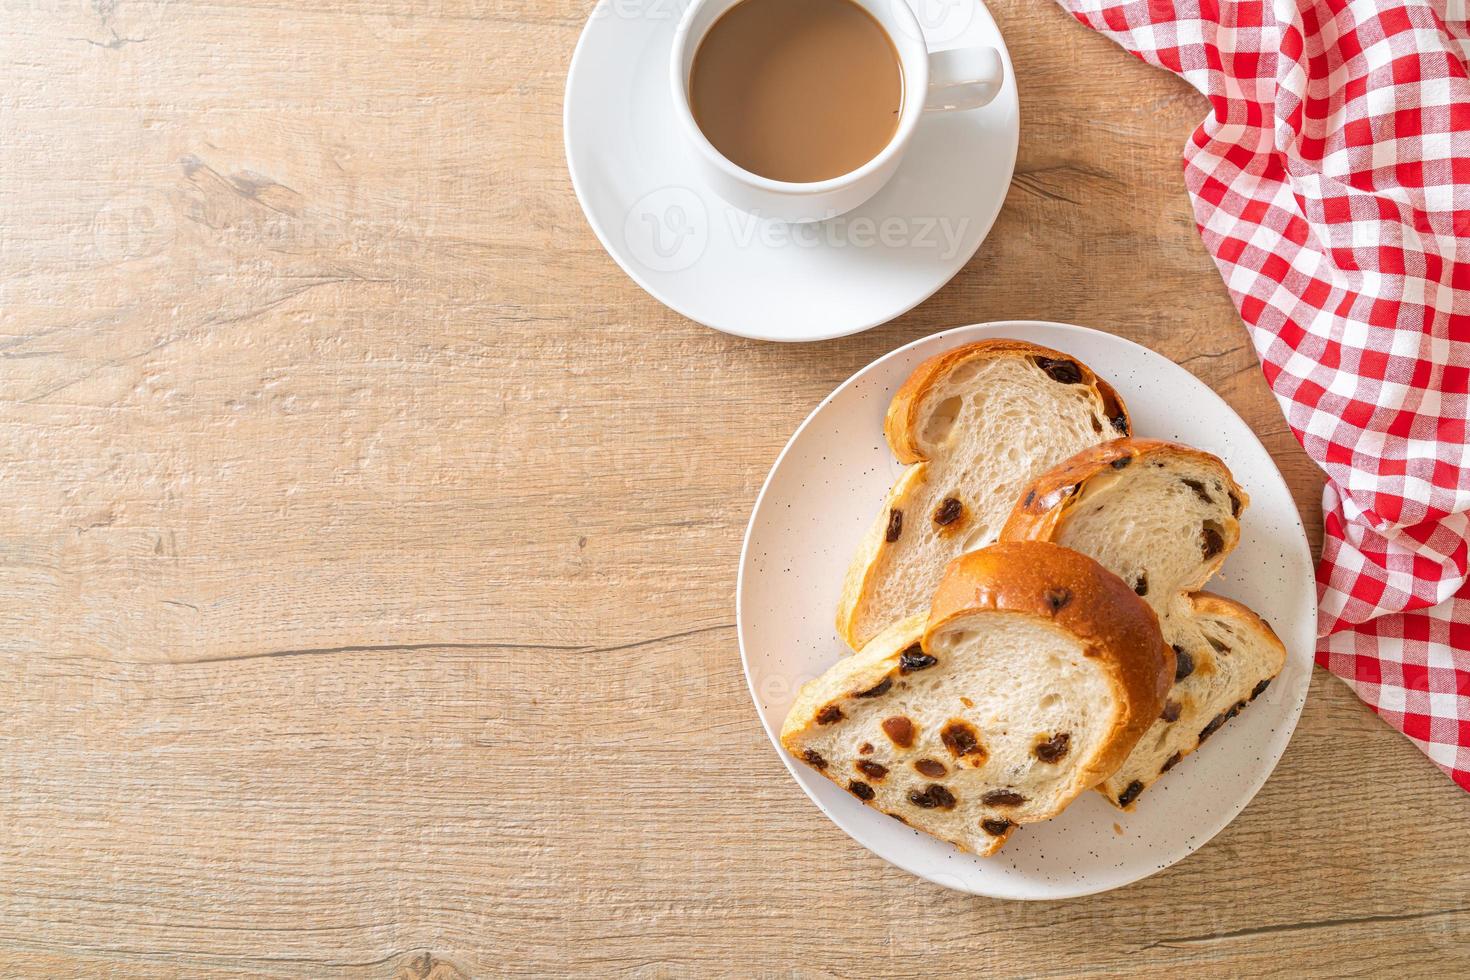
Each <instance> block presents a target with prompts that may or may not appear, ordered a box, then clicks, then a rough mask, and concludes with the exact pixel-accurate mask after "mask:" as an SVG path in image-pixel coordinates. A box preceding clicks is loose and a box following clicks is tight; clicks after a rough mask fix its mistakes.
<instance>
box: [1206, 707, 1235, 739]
mask: <svg viewBox="0 0 1470 980" xmlns="http://www.w3.org/2000/svg"><path fill="white" fill-rule="evenodd" d="M1229 720H1230V715H1229V714H1228V713H1227V712H1224V711H1222V712H1220V713H1219V714H1218V715H1216V716H1215V717H1214V718H1212V719H1210V723H1209V724H1208V725H1206V726H1205V727H1204V728H1202V729H1200V733H1199V741H1200V744H1201V745H1203V744H1204V743H1205V739H1207V738H1209V737H1210V736H1211V735H1213V734H1215V733H1216V732H1218V731H1219V730H1220V726H1221V725H1223V724H1225V723H1226V722H1227V721H1229Z"/></svg>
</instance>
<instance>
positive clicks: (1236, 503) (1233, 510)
mask: <svg viewBox="0 0 1470 980" xmlns="http://www.w3.org/2000/svg"><path fill="white" fill-rule="evenodd" d="M1230 516H1231V517H1239V516H1240V498H1239V497H1237V496H1236V495H1235V494H1233V493H1232V494H1231V495H1230Z"/></svg>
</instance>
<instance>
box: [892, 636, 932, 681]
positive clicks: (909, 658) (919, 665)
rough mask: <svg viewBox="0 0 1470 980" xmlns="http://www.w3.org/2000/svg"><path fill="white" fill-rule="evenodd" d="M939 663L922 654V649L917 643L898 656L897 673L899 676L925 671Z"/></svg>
mask: <svg viewBox="0 0 1470 980" xmlns="http://www.w3.org/2000/svg"><path fill="white" fill-rule="evenodd" d="M937 663H939V661H938V660H937V659H935V658H934V657H931V656H929V655H928V654H927V653H925V652H924V648H923V647H921V646H919V645H918V644H917V643H915V644H914V645H912V646H910V647H909V648H908V649H907V650H905V651H904V652H903V653H901V654H899V655H898V672H899V673H900V674H912V673H913V672H914V671H916V670H927V669H929V668H930V667H933V666H934V665H935V664H937Z"/></svg>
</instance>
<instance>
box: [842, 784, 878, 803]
mask: <svg viewBox="0 0 1470 980" xmlns="http://www.w3.org/2000/svg"><path fill="white" fill-rule="evenodd" d="M847 788H848V789H849V790H850V791H851V792H852V795H853V796H856V797H857V798H858V799H860V800H864V801H867V800H871V799H872V798H873V797H875V796H877V795H878V794H877V793H874V792H873V787H871V786H869V785H868V784H867V783H865V782H863V781H862V780H861V779H854V780H853V781H852V782H850V783H848V784H847Z"/></svg>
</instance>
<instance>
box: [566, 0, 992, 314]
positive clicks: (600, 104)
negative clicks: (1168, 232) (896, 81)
mask: <svg viewBox="0 0 1470 980" xmlns="http://www.w3.org/2000/svg"><path fill="white" fill-rule="evenodd" d="M894 2H904V0H894ZM684 5H685V0H600V2H599V3H598V5H597V7H596V9H595V10H594V11H593V13H592V17H591V19H590V20H588V22H587V26H586V28H585V29H584V30H583V31H582V38H581V40H580V41H578V42H577V50H576V53H575V54H573V55H572V67H571V71H570V73H569V74H568V76H567V91H566V103H565V108H564V119H563V125H564V129H565V137H566V150H567V165H568V167H569V168H570V170H571V175H572V186H573V187H574V188H575V189H576V192H577V199H578V200H579V201H580V202H581V204H582V210H583V211H584V212H586V214H587V220H588V221H589V222H590V223H591V225H592V230H593V231H595V232H596V233H597V237H598V238H599V239H600V240H601V241H602V244H603V247H604V248H606V249H607V251H608V253H609V254H610V255H612V257H613V259H614V260H616V262H617V263H618V265H620V266H622V267H623V270H624V271H625V272H627V273H628V275H630V276H632V277H633V280H634V281H635V282H637V283H638V284H639V285H640V286H642V287H643V288H644V289H646V290H647V291H648V292H649V293H650V294H651V295H652V296H653V297H654V298H655V299H657V300H659V301H660V302H662V303H664V304H665V305H667V306H669V307H670V308H672V309H674V310H677V311H678V312H679V313H682V314H684V315H685V316H687V317H689V318H690V319H691V320H696V321H698V322H699V323H703V324H705V325H706V326H709V327H714V328H715V329H716V330H723V331H724V332H726V333H731V334H736V335H738V336H741V337H752V338H755V339H758V340H788V341H792V340H825V339H827V338H830V337H841V336H844V335H846V334H851V333H857V332H858V331H860V330H866V329H868V328H869V327H874V326H877V325H878V324H880V323H884V322H886V321H888V320H891V319H893V318H894V317H896V316H898V315H899V314H901V313H904V312H906V311H907V310H910V309H912V308H913V307H915V306H917V305H918V304H919V303H922V302H923V301H924V300H925V299H928V298H929V296H931V295H932V294H933V293H934V292H935V291H936V290H938V289H939V287H940V286H943V285H944V284H945V283H946V282H948V281H949V280H950V279H951V278H952V277H953V276H954V274H955V273H956V272H958V271H959V270H960V269H961V268H962V267H963V266H964V264H965V263H966V262H968V261H969V260H970V257H971V256H972V255H974V254H975V250H976V249H977V248H979V247H980V243H981V241H983V240H984V238H985V235H986V233H987V232H989V231H990V226H991V224H992V223H994V221H995V216H996V215H997V214H998V213H999V212H1000V207H1001V204H1002V203H1003V202H1004V200H1005V195H1006V189H1007V188H1008V187H1009V186H1010V180H1011V172H1012V170H1013V169H1014V168H1015V163H1016V145H1017V139H1018V135H1019V116H1020V109H1019V104H1018V102H1017V99H1016V84H1015V76H1014V75H1013V74H1012V72H1011V64H1010V56H1009V54H1008V53H1007V52H1006V48H1005V42H1004V41H1003V40H1002V39H1001V36H1000V31H999V30H997V29H996V26H995V22H994V21H993V20H991V18H990V14H989V12H988V11H987V10H986V9H985V8H984V6H983V5H981V4H980V3H979V2H978V0H909V5H910V6H911V7H913V9H914V12H915V13H916V14H917V15H918V18H919V22H920V23H921V24H922V25H923V27H924V33H925V37H926V39H927V40H928V41H929V45H930V48H931V50H932V49H936V48H952V47H962V46H966V45H983V44H988V45H990V46H992V47H994V48H996V49H997V50H998V51H1000V54H1001V58H1002V60H1004V62H1005V70H1006V82H1005V87H1004V89H1003V90H1002V91H1001V93H1000V94H999V95H998V96H996V98H995V101H994V102H992V103H990V105H988V106H986V107H985V108H983V109H976V110H972V111H970V112H948V113H940V114H933V115H930V116H927V117H925V118H924V119H923V120H922V121H921V122H920V124H919V129H918V132H917V133H916V134H915V136H914V141H913V143H912V144H911V146H910V147H909V150H908V153H907V155H906V156H905V158H904V162H903V164H902V166H901V167H900V168H899V171H898V174H897V175H896V176H895V177H894V178H893V180H891V181H890V182H889V183H888V185H887V186H886V187H884V188H883V190H881V191H879V192H878V194H877V195H876V196H875V197H874V198H873V199H872V200H870V201H869V202H868V203H866V204H864V205H863V206H862V207H860V208H858V209H856V210H854V211H851V212H849V213H847V214H845V215H841V216H839V217H837V218H833V219H831V220H830V221H825V222H821V223H819V224H814V225H787V224H783V223H780V222H775V221H770V220H759V219H756V218H754V217H753V216H751V215H750V214H747V213H746V212H744V211H739V210H737V209H735V208H733V207H731V206H730V205H728V204H726V203H725V202H724V201H723V200H722V199H720V198H719V197H718V196H716V195H715V194H714V192H713V191H711V190H709V189H708V188H706V187H704V186H703V185H702V184H701V183H700V182H699V181H698V180H697V178H696V177H695V175H694V171H693V168H692V167H691V165H690V158H689V156H688V150H687V148H686V147H685V145H684V143H683V142H682V140H681V139H680V138H679V133H678V130H677V129H676V128H675V126H674V122H675V120H674V115H673V100H672V97H671V96H670V94H669V91H668V59H669V50H670V47H671V45H672V42H673V37H674V28H675V26H676V25H677V23H678V21H679V17H680V15H681V14H682V13H683V7H684Z"/></svg>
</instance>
